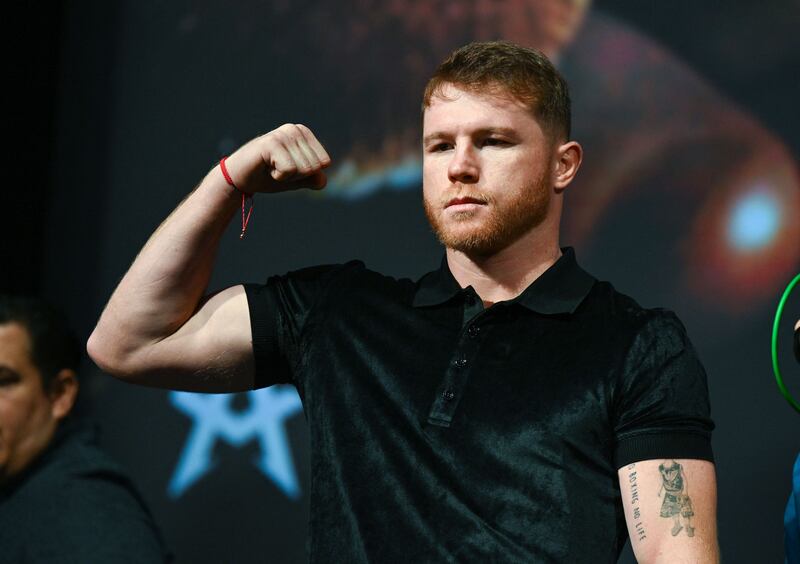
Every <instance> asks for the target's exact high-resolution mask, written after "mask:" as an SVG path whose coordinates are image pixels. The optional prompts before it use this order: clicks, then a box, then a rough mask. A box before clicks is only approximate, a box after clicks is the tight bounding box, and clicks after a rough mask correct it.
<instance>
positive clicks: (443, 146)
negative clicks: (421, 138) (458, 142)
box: [433, 143, 452, 153]
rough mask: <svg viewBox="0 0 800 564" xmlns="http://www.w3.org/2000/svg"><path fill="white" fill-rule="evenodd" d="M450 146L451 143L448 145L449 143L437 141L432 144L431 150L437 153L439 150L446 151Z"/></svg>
mask: <svg viewBox="0 0 800 564" xmlns="http://www.w3.org/2000/svg"><path fill="white" fill-rule="evenodd" d="M451 146H452V145H450V143H437V144H436V145H434V146H433V152H435V153H438V152H441V151H447V150H449V149H450V147H451Z"/></svg>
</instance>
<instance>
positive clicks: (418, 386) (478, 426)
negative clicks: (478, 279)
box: [246, 248, 714, 563]
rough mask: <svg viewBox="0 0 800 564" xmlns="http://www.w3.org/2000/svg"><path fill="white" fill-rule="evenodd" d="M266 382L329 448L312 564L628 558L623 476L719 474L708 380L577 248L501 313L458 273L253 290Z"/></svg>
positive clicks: (353, 267)
mask: <svg viewBox="0 0 800 564" xmlns="http://www.w3.org/2000/svg"><path fill="white" fill-rule="evenodd" d="M246 291H247V297H248V302H249V307H250V316H251V323H252V330H253V350H254V354H255V365H256V386H257V387H263V386H269V385H271V384H274V383H279V382H283V383H292V384H294V385H295V386H296V387H297V390H298V392H299V394H300V397H301V398H302V401H303V409H304V414H305V417H306V420H307V421H308V425H309V429H310V438H311V493H310V499H311V501H310V504H311V507H310V511H311V517H310V543H309V547H310V554H309V559H310V561H311V562H348V563H357V562H377V563H387V562H415V563H416V562H616V560H617V558H618V556H619V553H620V551H621V549H622V546H623V544H624V543H625V540H626V539H627V537H628V534H627V529H626V526H625V519H624V514H623V508H622V503H621V500H620V490H619V481H618V477H617V469H618V468H620V467H622V466H624V465H626V464H629V463H631V462H634V461H639V460H647V459H653V458H658V459H661V458H699V459H706V460H712V452H711V443H710V437H711V431H712V429H713V427H714V424H713V423H712V421H711V419H710V408H709V401H708V390H707V386H706V376H705V372H704V370H703V367H702V366H701V364H700V362H699V361H698V359H697V355H696V353H695V351H694V349H693V348H692V345H691V344H690V342H689V340H688V338H687V336H686V331H685V329H684V327H683V325H682V324H681V322H680V321H679V320H678V319H677V318H676V317H675V315H674V314H673V313H671V312H669V311H666V310H663V309H649V310H648V309H643V308H642V307H640V306H639V305H638V304H637V303H636V302H635V301H633V300H632V299H631V298H629V297H627V296H625V295H623V294H620V293H619V292H617V291H615V290H614V288H613V287H612V286H611V285H610V284H609V283H607V282H599V281H597V280H595V279H594V278H593V277H592V276H591V275H589V274H587V273H586V272H585V271H584V270H582V269H581V268H580V267H579V266H578V264H577V262H576V260H575V254H574V252H573V250H572V249H571V248H566V249H563V256H562V257H561V258H560V259H559V260H558V261H557V262H556V263H555V264H554V265H553V266H552V267H550V268H549V269H548V270H547V271H546V272H545V273H544V274H542V275H541V276H540V277H539V278H538V279H537V280H535V281H534V282H533V283H532V284H531V285H530V286H529V287H528V288H527V289H526V290H525V291H524V292H523V293H522V294H520V295H519V296H518V297H517V298H515V299H513V300H510V301H507V302H499V303H496V304H494V305H493V306H491V307H490V308H488V309H484V308H483V305H482V302H481V300H480V298H479V297H478V296H477V294H476V293H475V291H474V290H473V289H472V288H471V287H467V288H464V289H462V288H460V287H459V285H458V283H457V282H456V280H455V279H454V278H453V276H452V274H451V273H450V270H449V268H448V266H447V262H446V260H443V261H442V265H441V267H440V268H439V270H438V271H434V272H430V273H428V274H426V275H425V276H423V277H422V278H421V279H420V280H419V281H418V282H413V281H411V280H408V279H400V280H397V279H395V278H391V277H388V276H384V275H381V274H378V273H376V272H373V271H370V270H368V269H366V268H365V266H364V264H363V263H361V262H357V261H354V262H349V263H347V264H344V265H336V266H321V267H314V268H309V269H304V270H300V271H297V272H292V273H289V274H287V275H285V276H276V277H272V278H270V279H269V280H268V281H267V283H266V284H265V285H263V286H257V285H248V286H246Z"/></svg>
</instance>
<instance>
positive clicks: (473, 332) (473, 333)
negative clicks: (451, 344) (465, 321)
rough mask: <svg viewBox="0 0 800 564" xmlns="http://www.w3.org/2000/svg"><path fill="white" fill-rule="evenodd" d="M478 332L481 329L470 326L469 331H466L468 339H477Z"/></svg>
mask: <svg viewBox="0 0 800 564" xmlns="http://www.w3.org/2000/svg"><path fill="white" fill-rule="evenodd" d="M480 332H481V328H480V327H478V326H477V325H470V326H469V329H467V334H468V335H469V336H470V337H477V336H478V333H480Z"/></svg>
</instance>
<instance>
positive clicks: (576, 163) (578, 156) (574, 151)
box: [553, 141, 583, 190]
mask: <svg viewBox="0 0 800 564" xmlns="http://www.w3.org/2000/svg"><path fill="white" fill-rule="evenodd" d="M554 158H555V169H554V178H553V186H554V187H555V188H556V189H557V190H563V189H564V188H566V187H567V186H569V183H570V182H572V179H573V178H575V175H576V174H578V169H579V168H580V166H581V161H582V160H583V147H581V146H580V144H579V143H578V142H577V141H567V142H566V143H563V144H561V145H559V146H557V147H556V150H555V154H554Z"/></svg>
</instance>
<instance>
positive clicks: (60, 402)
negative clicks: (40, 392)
mask: <svg viewBox="0 0 800 564" xmlns="http://www.w3.org/2000/svg"><path fill="white" fill-rule="evenodd" d="M48 395H49V396H50V409H51V414H52V415H53V418H54V419H56V420H58V421H60V420H62V419H64V418H65V417H66V416H67V415H69V412H70V411H72V406H74V405H75V400H76V399H77V397H78V376H77V374H75V371H74V370H71V369H69V368H64V369H62V370H60V371H59V372H58V374H56V377H55V378H53V380H52V381H51V382H50V390H49V391H48Z"/></svg>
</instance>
